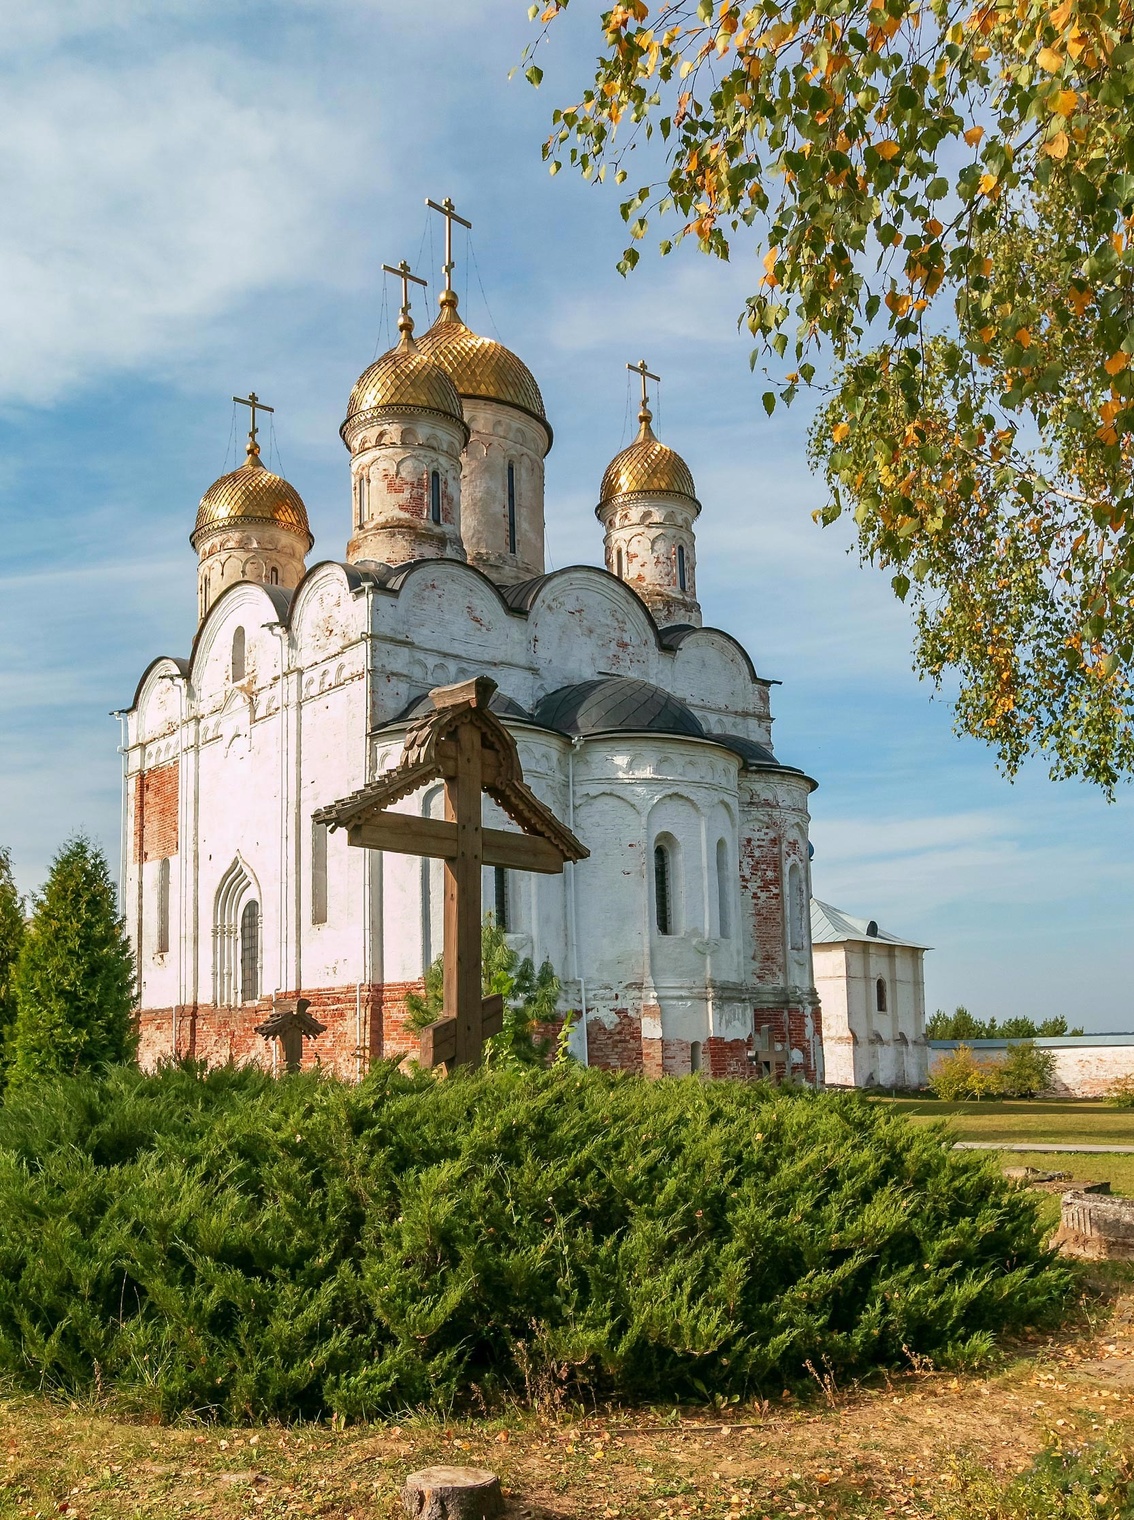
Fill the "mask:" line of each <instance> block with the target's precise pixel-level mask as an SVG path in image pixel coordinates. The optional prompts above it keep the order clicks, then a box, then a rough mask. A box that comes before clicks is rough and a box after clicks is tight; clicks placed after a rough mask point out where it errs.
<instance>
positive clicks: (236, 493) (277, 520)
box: [189, 438, 315, 549]
mask: <svg viewBox="0 0 1134 1520" xmlns="http://www.w3.org/2000/svg"><path fill="white" fill-rule="evenodd" d="M241 523H274V524H275V525H276V527H277V528H286V529H288V530H289V531H290V532H292V533H297V534H299V535H300V537H302V538H306V539H307V548H308V549H310V548H311V546H312V544H314V542H315V540H314V538H313V537H312V536H311V529H310V527H309V526H308V522H307V508H306V507H305V506H304V505H303V498H302V497H301V496H300V494H299V492H298V491H297V490H296V489H295V487H294V486H292V485H289V484H288V482H287V481H286V480H284V479H283V477H282V476H280V475H273V474H272V472H271V470H268V469H265V467H264V463H263V461H262V460H261V458H260V448H259V445H258V444H257V443H256V441H255V439H251V438H250V439H249V441H248V458H247V459H246V460H245V461H244V463H243V464H242V465H241V466H240V468H239V470H233V472H232V474H231V475H222V476H221V478H220V479H219V480H217V481H214V482H213V484H212V485H211V486H210V487H209V489H208V490H207V491H206V492H205V494H204V496H202V497H201V505H200V506H199V507H198V508H197V521H196V524H195V525H194V528H193V532H192V533H191V534H190V535H189V542H190V543H191V544H192V545H193V546H194V548H196V546H197V539H198V538H199V537H200V535H201V534H203V533H209V532H212V531H214V530H215V529H217V528H227V527H238V526H239V525H240V524H241Z"/></svg>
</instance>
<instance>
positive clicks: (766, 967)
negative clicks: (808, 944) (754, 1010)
mask: <svg viewBox="0 0 1134 1520" xmlns="http://www.w3.org/2000/svg"><path fill="white" fill-rule="evenodd" d="M780 855H781V843H780V834H779V831H778V830H775V829H772V828H765V827H761V826H759V825H755V826H752V827H751V830H750V831H749V832H743V833H742V834H741V839H740V894H741V903H742V908H741V911H742V912H743V913H744V914H745V915H746V916H747V919H748V923H747V931H748V934H747V938H748V942H749V944H750V945H751V947H752V963H751V964H752V973H753V979H754V980H755V981H756V983H757V984H761V983H763V984H765V985H767V984H770V983H771V984H774V983H777V982H779V983H781V984H782V982H783V980H784V973H785V969H786V968H785V966H784V882H783V870H782V863H781V859H780Z"/></svg>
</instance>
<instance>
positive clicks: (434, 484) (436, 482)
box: [429, 470, 441, 523]
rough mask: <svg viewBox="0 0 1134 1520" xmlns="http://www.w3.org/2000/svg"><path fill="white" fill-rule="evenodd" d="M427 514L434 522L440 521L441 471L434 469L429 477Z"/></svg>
mask: <svg viewBox="0 0 1134 1520" xmlns="http://www.w3.org/2000/svg"><path fill="white" fill-rule="evenodd" d="M429 516H430V517H431V518H432V520H433V521H434V522H435V523H439V522H440V521H441V472H440V470H434V471H433V473H432V474H431V475H430V477H429Z"/></svg>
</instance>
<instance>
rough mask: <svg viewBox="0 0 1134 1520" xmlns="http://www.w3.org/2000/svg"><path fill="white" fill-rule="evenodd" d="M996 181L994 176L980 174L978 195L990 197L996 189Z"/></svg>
mask: <svg viewBox="0 0 1134 1520" xmlns="http://www.w3.org/2000/svg"><path fill="white" fill-rule="evenodd" d="M996 185H997V179H996V175H995V174H982V175H981V177H980V193H981V194H982V195H991V194H992V192H993V191H994V190H995V189H996Z"/></svg>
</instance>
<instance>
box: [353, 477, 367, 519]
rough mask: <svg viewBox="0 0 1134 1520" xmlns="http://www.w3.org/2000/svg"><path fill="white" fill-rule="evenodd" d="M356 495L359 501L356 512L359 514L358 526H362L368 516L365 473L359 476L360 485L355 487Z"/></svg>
mask: <svg viewBox="0 0 1134 1520" xmlns="http://www.w3.org/2000/svg"><path fill="white" fill-rule="evenodd" d="M355 495H356V497H357V502H358V505H357V507H356V514H357V517H358V526H359V527H360V528H361V527H362V524H363V521H364V519H365V517H366V476H365V475H360V476H359V477H358V485H357V486H356V488H355Z"/></svg>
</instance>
